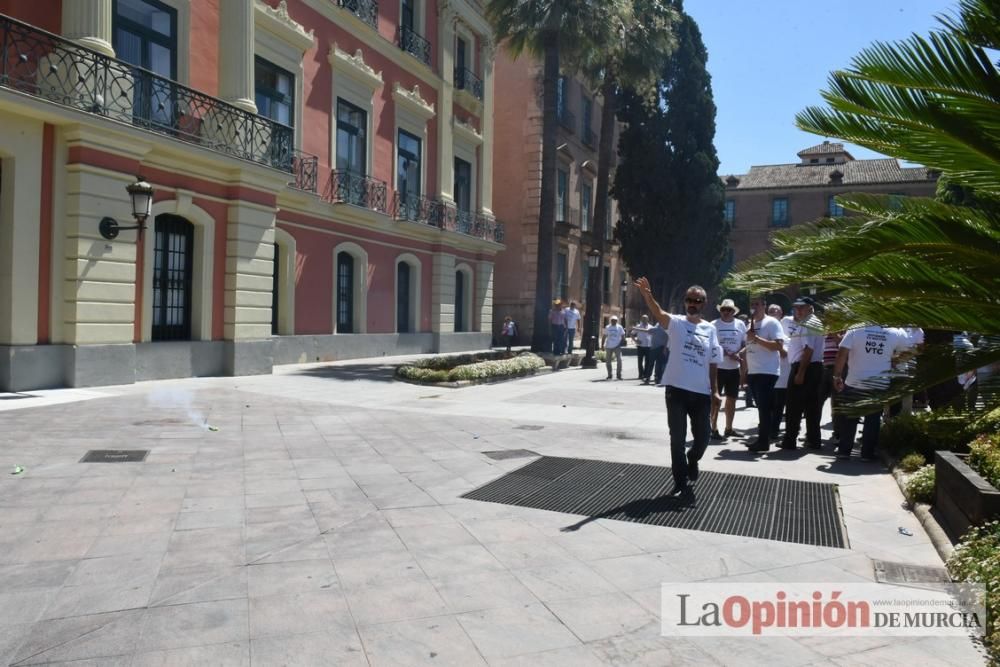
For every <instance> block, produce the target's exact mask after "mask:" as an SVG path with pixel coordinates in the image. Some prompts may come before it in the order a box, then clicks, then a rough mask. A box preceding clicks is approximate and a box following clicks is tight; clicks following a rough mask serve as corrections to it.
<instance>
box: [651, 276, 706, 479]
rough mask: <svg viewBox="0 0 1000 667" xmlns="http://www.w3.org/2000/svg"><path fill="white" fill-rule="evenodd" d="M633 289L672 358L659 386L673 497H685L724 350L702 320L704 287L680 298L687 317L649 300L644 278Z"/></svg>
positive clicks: (694, 476) (702, 448)
mask: <svg viewBox="0 0 1000 667" xmlns="http://www.w3.org/2000/svg"><path fill="white" fill-rule="evenodd" d="M635 286H636V287H638V288H639V293H640V294H642V298H643V299H645V301H646V307H647V308H649V311H650V312H651V313H652V314H653V317H655V318H656V320H657V321H658V322H659V323H660V326H662V327H663V328H664V329H666V330H667V334H668V337H669V341H668V343H667V347H668V349H669V350H670V358H669V359H668V360H667V368H666V370H665V371H664V372H663V377H662V378H661V380H660V382H659V384H660V386H662V387H666V391H665V394H666V403H667V426H668V428H669V429H670V467H671V470H672V471H673V475H674V488H673V491H671V495H682V494H689V493H690V487H689V485H688V482H689V481H692V482H693V481H695V480H697V479H698V461H700V460H701V457H702V455H703V454H704V453H705V448H706V447H707V446H708V436H709V430H710V426H709V412H710V410H711V407H712V400H713V398H714V399H715V400H716V401H720V400H721V397H720V396H719V392H718V387H717V383H716V369H717V367H718V364H719V360H720V359H721V358H722V348H721V346H720V345H719V338H718V335H717V333H716V330H715V327H714V326H712V324H711V323H710V322H706V321H705V320H703V319H702V317H701V311H702V310H703V309H704V308H705V300H706V299H707V298H708V295H707V294H706V292H705V288H703V287H700V286H698V285H692V286H691V287H689V288H688V290H687V293H686V294H685V295H684V311H685V312H686V315H671V314H670V313H668V312H666V311H665V310H663V309H662V308H661V307H660V304H659V303H657V302H656V299H655V298H653V292H652V290H650V287H649V281H648V280H647V279H646V278H639V279H638V280H636V281H635ZM688 419H690V420H691V435H692V439H693V442H692V444H691V449H690V451H688V452H687V454H686V455H685V452H684V444H685V441H686V440H687V421H688Z"/></svg>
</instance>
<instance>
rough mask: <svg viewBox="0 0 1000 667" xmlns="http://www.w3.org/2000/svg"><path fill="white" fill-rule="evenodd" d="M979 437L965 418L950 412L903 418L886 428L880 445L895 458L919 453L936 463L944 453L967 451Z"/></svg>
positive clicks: (898, 417)
mask: <svg viewBox="0 0 1000 667" xmlns="http://www.w3.org/2000/svg"><path fill="white" fill-rule="evenodd" d="M975 436H976V433H975V432H974V431H973V430H972V424H970V422H969V418H968V417H967V416H965V415H961V414H956V413H954V412H950V411H941V412H920V413H916V414H912V415H899V416H897V417H894V418H892V419H890V420H889V421H887V422H886V423H885V424H884V425H883V426H882V431H881V433H880V434H879V442H880V443H881V445H882V448H883V449H885V450H886V451H887V452H889V453H890V454H892V455H893V456H897V457H898V456H900V455H901V454H902V453H903V452H909V451H916V452H919V453H920V454H923V455H924V458H925V459H927V460H933V459H934V452H936V451H937V450H940V449H944V450H948V451H965V448H966V446H967V445H968V444H969V441H971V440H972V439H973V438H974V437H975Z"/></svg>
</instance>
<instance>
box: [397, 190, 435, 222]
mask: <svg viewBox="0 0 1000 667" xmlns="http://www.w3.org/2000/svg"><path fill="white" fill-rule="evenodd" d="M444 215H445V211H444V204H442V203H441V202H440V201H438V200H436V199H429V198H427V197H421V196H420V195H403V194H400V193H399V192H395V193H393V196H392V216H393V217H394V218H396V219H397V220H408V221H409V222H419V223H421V224H425V225H431V226H432V227H440V226H441V220H442V218H443V217H444Z"/></svg>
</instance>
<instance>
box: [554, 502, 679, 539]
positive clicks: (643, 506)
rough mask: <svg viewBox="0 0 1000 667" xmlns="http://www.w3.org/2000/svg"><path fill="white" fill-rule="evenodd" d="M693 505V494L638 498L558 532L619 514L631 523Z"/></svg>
mask: <svg viewBox="0 0 1000 667" xmlns="http://www.w3.org/2000/svg"><path fill="white" fill-rule="evenodd" d="M694 504H695V495H694V492H690V493H686V494H684V495H680V496H669V495H666V496H659V497H657V498H640V499H638V500H633V501H632V502H630V503H626V504H624V505H621V506H620V507H613V508H611V509H609V510H607V511H605V512H601V513H600V514H596V515H594V516H588V517H587V518H586V519H582V520H580V521H577V522H576V523H574V524H571V525H569V526H564V527H563V528H560V529H559V530H560V532H563V533H573V532H576V531H578V530H580V529H581V528H583V527H584V526H586V525H587V524H588V523H591V522H593V521H597V520H598V519H608V518H611V517H616V516H618V515H620V514H624V515H625V516H627V517H628V518H629V519H631V520H632V521H638V520H640V519H644V518H646V517H647V516H649V515H650V514H662V513H664V512H682V511H684V509H685V508H688V507H693V506H694Z"/></svg>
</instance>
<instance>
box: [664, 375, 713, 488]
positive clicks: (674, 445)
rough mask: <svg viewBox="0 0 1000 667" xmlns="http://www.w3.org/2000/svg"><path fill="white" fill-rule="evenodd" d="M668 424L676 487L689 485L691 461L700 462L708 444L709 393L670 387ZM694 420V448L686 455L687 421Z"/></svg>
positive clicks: (667, 395) (692, 445) (710, 404)
mask: <svg viewBox="0 0 1000 667" xmlns="http://www.w3.org/2000/svg"><path fill="white" fill-rule="evenodd" d="M666 400H667V426H668V427H669V428H670V469H671V471H672V472H673V474H674V486H675V487H678V488H679V487H683V486H687V482H688V461H693V462H698V461H700V460H701V457H702V455H703V454H704V453H705V448H706V447H707V446H708V433H709V429H710V426H709V423H708V417H709V411H710V409H711V407H712V401H711V398H710V397H709V395H708V394H699V393H696V392H693V391H687V390H686V389H678V388H677V387H667V391H666ZM689 418H690V419H691V437H692V439H693V442H692V444H691V451H689V452H688V453H687V455H685V453H684V444H685V443H686V442H687V421H688V419H689Z"/></svg>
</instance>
